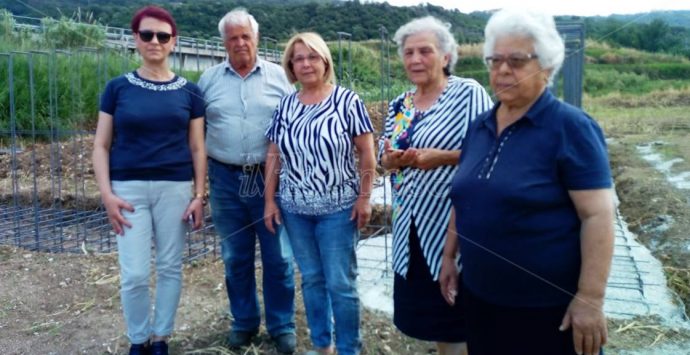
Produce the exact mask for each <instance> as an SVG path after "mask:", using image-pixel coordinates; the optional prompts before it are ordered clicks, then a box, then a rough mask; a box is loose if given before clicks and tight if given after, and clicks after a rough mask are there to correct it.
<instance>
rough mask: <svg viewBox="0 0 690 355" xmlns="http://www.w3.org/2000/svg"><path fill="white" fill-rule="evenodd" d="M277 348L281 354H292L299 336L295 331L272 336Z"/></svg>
mask: <svg viewBox="0 0 690 355" xmlns="http://www.w3.org/2000/svg"><path fill="white" fill-rule="evenodd" d="M272 338H273V342H274V343H275V345H276V350H277V351H278V352H279V353H281V354H292V353H294V352H295V348H296V347H297V338H296V337H295V334H294V333H284V334H280V335H278V336H275V337H272Z"/></svg>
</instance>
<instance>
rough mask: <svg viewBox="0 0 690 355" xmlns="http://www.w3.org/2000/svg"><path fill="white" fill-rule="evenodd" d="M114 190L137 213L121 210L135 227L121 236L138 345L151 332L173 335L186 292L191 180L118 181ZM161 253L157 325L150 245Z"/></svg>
mask: <svg viewBox="0 0 690 355" xmlns="http://www.w3.org/2000/svg"><path fill="white" fill-rule="evenodd" d="M111 185H112V189H113V192H114V193H115V195H117V196H118V197H120V198H122V199H123V200H125V201H127V202H129V203H130V204H131V205H132V206H133V207H134V212H128V211H126V210H122V215H123V216H124V217H125V218H126V219H127V220H129V222H130V223H131V224H132V228H127V227H125V228H124V235H123V236H117V237H116V238H117V249H118V259H119V262H120V298H121V299H122V310H123V312H124V316H125V323H126V324H127V337H128V338H129V340H130V342H131V343H133V344H141V343H144V342H146V341H147V340H149V337H150V336H151V334H153V335H158V336H167V335H170V334H171V333H172V331H173V326H174V322H175V314H176V312H177V306H178V304H179V302H180V291H181V289H182V253H183V251H184V242H185V233H186V231H187V227H186V223H185V222H184V221H183V220H182V214H183V213H184V211H185V209H186V208H187V206H188V205H189V200H190V198H191V197H192V190H191V188H192V184H191V182H189V181H184V182H179V181H113V182H112V183H111ZM152 242H153V243H154V244H155V249H156V300H155V309H154V314H153V321H151V320H150V311H151V301H150V298H151V296H150V294H149V279H150V277H151V243H152Z"/></svg>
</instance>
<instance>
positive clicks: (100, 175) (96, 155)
mask: <svg viewBox="0 0 690 355" xmlns="http://www.w3.org/2000/svg"><path fill="white" fill-rule="evenodd" d="M92 161H93V172H94V175H95V177H96V183H97V184H98V191H100V193H101V196H105V195H108V194H111V193H112V188H111V186H110V153H109V151H108V150H107V149H105V148H104V147H101V146H94V149H93V154H92Z"/></svg>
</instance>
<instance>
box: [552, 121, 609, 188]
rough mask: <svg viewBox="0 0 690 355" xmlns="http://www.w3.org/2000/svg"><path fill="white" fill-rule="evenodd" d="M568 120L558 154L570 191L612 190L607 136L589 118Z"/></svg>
mask: <svg viewBox="0 0 690 355" xmlns="http://www.w3.org/2000/svg"><path fill="white" fill-rule="evenodd" d="M580 114H581V117H577V118H576V119H574V120H567V121H566V123H565V125H564V131H563V133H562V134H563V140H562V142H563V144H562V147H561V150H560V154H559V166H558V167H559V173H560V175H561V178H562V179H563V182H564V186H565V187H566V189H568V190H590V189H602V188H610V187H611V186H612V179H611V169H610V167H609V160H608V151H607V149H606V141H605V139H604V134H603V132H602V130H601V128H600V127H599V125H598V124H597V123H596V122H595V121H594V120H593V119H592V118H591V117H589V116H587V115H586V114H584V113H580Z"/></svg>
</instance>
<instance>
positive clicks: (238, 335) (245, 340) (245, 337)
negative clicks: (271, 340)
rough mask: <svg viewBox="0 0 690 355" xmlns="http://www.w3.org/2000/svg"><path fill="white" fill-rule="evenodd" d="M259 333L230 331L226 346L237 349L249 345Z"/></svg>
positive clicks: (256, 331) (255, 331)
mask: <svg viewBox="0 0 690 355" xmlns="http://www.w3.org/2000/svg"><path fill="white" fill-rule="evenodd" d="M257 333H259V331H258V330H254V331H244V330H232V331H230V335H229V336H228V345H230V348H239V347H242V346H247V345H249V344H251V342H252V338H253V337H254V336H255V335H256V334H257Z"/></svg>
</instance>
